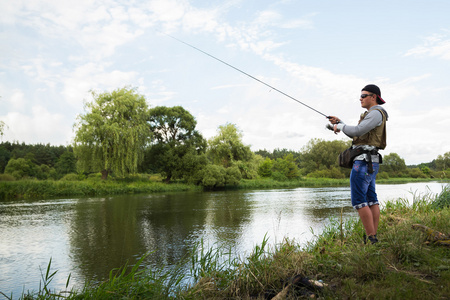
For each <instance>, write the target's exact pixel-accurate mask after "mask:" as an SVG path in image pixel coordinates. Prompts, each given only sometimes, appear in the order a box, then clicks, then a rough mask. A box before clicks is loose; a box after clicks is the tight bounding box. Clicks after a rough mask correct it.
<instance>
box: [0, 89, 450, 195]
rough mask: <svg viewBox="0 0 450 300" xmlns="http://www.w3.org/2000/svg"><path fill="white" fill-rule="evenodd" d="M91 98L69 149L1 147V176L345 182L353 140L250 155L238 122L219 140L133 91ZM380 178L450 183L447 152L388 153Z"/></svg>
mask: <svg viewBox="0 0 450 300" xmlns="http://www.w3.org/2000/svg"><path fill="white" fill-rule="evenodd" d="M92 96H93V101H91V102H87V103H86V104H85V112H84V114H81V115H80V116H79V117H78V118H77V120H76V123H75V125H74V132H75V138H74V141H73V143H72V145H70V146H51V145H49V144H47V145H43V144H37V145H26V144H24V143H22V144H19V143H17V142H15V143H10V142H3V143H1V144H0V173H4V175H3V176H0V179H2V180H8V179H9V180H18V179H23V178H36V179H54V180H58V179H64V178H66V179H67V178H72V179H76V178H78V179H82V178H84V177H85V176H87V175H88V174H92V173H97V174H98V173H101V177H102V179H105V180H106V179H107V178H108V177H109V176H114V177H118V178H123V177H127V176H130V175H134V174H138V173H141V174H142V173H145V174H155V173H158V174H160V175H161V176H162V178H163V179H164V181H165V182H168V183H169V182H172V181H175V180H177V181H184V182H187V183H192V184H197V185H202V186H204V187H207V188H217V187H223V186H230V185H238V184H239V182H240V180H241V179H256V178H272V179H274V180H278V181H285V180H295V179H298V178H301V177H305V176H306V177H313V178H320V177H326V178H346V177H348V176H349V173H350V170H347V169H343V168H340V167H339V165H338V162H337V157H338V155H339V153H340V152H341V151H343V150H344V149H346V148H347V147H349V145H350V141H339V140H337V141H325V140H322V139H312V140H310V141H309V142H308V143H307V145H305V146H304V147H303V148H302V149H301V150H300V151H293V150H287V149H275V150H273V151H267V150H265V149H264V150H258V151H256V152H253V151H251V149H250V146H249V145H245V144H244V143H243V142H242V132H241V131H240V130H239V129H238V127H237V126H236V125H235V124H229V123H227V124H224V125H221V126H219V127H218V129H217V132H216V135H215V136H213V137H212V138H210V139H205V138H204V137H203V136H202V135H201V133H200V132H198V131H197V130H196V125H197V122H196V120H195V118H194V117H193V116H192V115H191V114H190V113H189V112H188V111H187V110H185V109H184V108H183V107H181V106H174V107H165V106H157V107H153V108H150V107H148V105H147V102H146V99H145V97H144V96H142V95H139V94H138V93H137V92H136V90H135V89H133V88H129V87H124V88H120V89H117V90H114V91H113V92H104V93H95V92H93V93H92ZM3 126H4V123H3ZM3 126H2V130H1V131H2V132H3ZM379 177H381V178H391V177H413V178H427V177H428V178H430V177H435V178H441V177H446V178H449V177H450V152H447V153H444V154H443V155H439V156H438V157H437V158H436V159H435V160H433V161H432V162H430V163H423V164H420V165H417V166H406V164H405V161H404V160H403V159H402V158H401V157H400V156H399V155H398V154H396V153H390V154H388V155H385V156H384V157H383V164H382V165H381V167H380V173H379Z"/></svg>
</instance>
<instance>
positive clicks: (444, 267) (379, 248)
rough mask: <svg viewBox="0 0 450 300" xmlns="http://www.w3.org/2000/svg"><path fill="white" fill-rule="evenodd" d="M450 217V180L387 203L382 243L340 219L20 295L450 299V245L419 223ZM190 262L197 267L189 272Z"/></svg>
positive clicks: (444, 223)
mask: <svg viewBox="0 0 450 300" xmlns="http://www.w3.org/2000/svg"><path fill="white" fill-rule="evenodd" d="M449 219H450V187H449V186H448V185H447V187H446V188H445V189H444V190H443V191H442V192H441V193H440V194H439V195H437V196H436V195H434V196H433V195H429V196H428V195H424V196H421V197H420V198H415V199H414V201H413V202H412V204H409V201H406V200H404V199H398V200H396V201H391V202H388V203H386V204H385V206H384V208H383V210H382V212H381V220H380V227H379V231H378V237H379V240H380V242H379V243H378V244H376V245H365V244H364V243H363V239H362V233H363V227H362V225H361V223H360V222H358V221H357V220H355V219H353V220H349V221H346V222H343V221H341V220H340V219H336V220H332V221H331V223H330V224H329V226H328V227H327V228H326V229H325V230H324V231H323V233H322V234H321V235H319V236H317V238H316V239H315V240H313V241H310V243H308V244H307V245H299V244H297V243H296V242H295V241H293V240H285V241H283V242H282V243H280V244H278V245H275V246H269V245H267V240H264V241H262V244H261V245H258V246H256V247H255V248H254V250H253V253H252V254H251V255H250V256H249V257H247V258H245V259H244V258H241V259H229V258H227V257H229V256H228V255H227V253H228V252H229V249H215V248H203V245H201V244H199V245H198V246H197V248H196V249H194V250H193V251H192V253H191V254H190V255H188V256H187V257H186V260H185V261H182V262H180V265H179V267H178V268H174V269H171V270H168V271H167V270H159V271H149V270H147V269H145V268H141V267H139V265H135V266H134V267H132V268H131V269H130V268H127V267H124V268H123V269H122V270H119V271H116V272H114V271H113V272H111V275H110V279H109V280H107V281H105V282H103V283H101V284H100V285H97V286H89V285H86V287H84V288H83V289H81V290H78V291H70V292H55V291H51V290H49V289H47V284H46V283H47V282H49V281H51V277H52V271H50V268H49V269H48V270H47V272H46V273H45V272H44V274H43V278H44V279H43V282H42V286H43V287H44V288H42V289H41V290H40V291H38V292H35V293H29V294H27V295H23V297H22V299H37V298H39V299H56V298H58V299H60V298H67V299H117V298H122V299H150V298H151V299H210V298H212V299H272V298H274V297H278V298H275V299H298V298H300V297H302V296H304V297H309V296H311V295H312V294H314V295H315V296H316V298H317V297H321V298H323V299H448V298H449V296H450V286H449V284H448V283H449V282H450V251H449V248H448V245H447V246H445V245H444V244H442V245H441V244H438V243H437V242H435V241H433V240H432V238H433V236H436V235H428V234H427V233H426V232H424V231H422V230H420V229H421V228H424V227H422V226H426V227H427V228H431V229H433V230H435V231H438V232H441V233H444V234H447V235H448V234H449V233H450V223H449V222H448V220H449ZM416 224H418V225H416ZM144 259H145V257H144V258H143V260H144ZM186 263H189V264H190V266H191V267H190V271H189V272H187V273H186V269H185V267H183V266H185V264H186ZM182 282H190V283H191V284H190V285H183V284H181V283H182ZM4 296H6V295H4Z"/></svg>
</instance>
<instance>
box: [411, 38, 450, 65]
mask: <svg viewBox="0 0 450 300" xmlns="http://www.w3.org/2000/svg"><path fill="white" fill-rule="evenodd" d="M405 56H419V57H421V56H432V57H437V58H440V59H443V60H450V38H449V37H448V35H445V34H434V35H432V36H429V37H427V38H425V39H424V44H423V45H419V46H417V47H414V48H412V49H410V50H408V51H407V52H406V54H405Z"/></svg>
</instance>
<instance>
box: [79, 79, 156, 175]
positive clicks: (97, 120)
mask: <svg viewBox="0 0 450 300" xmlns="http://www.w3.org/2000/svg"><path fill="white" fill-rule="evenodd" d="M92 96H93V101H91V102H87V103H86V104H85V114H82V115H80V116H78V119H77V122H76V123H75V125H74V130H75V131H76V134H75V139H74V153H75V155H76V156H77V158H78V160H79V165H80V167H81V169H82V170H83V171H93V172H99V171H100V172H101V173H102V179H106V178H107V177H108V174H109V173H110V172H111V171H112V172H114V173H115V174H117V175H118V176H121V177H123V176H125V175H127V174H134V173H136V172H137V166H138V163H139V162H140V161H141V160H142V158H143V152H144V147H145V146H146V145H147V144H148V143H149V141H150V138H151V131H150V126H149V124H148V122H147V120H148V115H147V114H148V106H147V102H146V100H145V98H144V96H142V95H139V94H137V92H136V90H135V89H133V88H127V87H124V88H121V89H117V90H115V91H113V92H110V93H108V92H104V93H101V94H97V93H95V92H92Z"/></svg>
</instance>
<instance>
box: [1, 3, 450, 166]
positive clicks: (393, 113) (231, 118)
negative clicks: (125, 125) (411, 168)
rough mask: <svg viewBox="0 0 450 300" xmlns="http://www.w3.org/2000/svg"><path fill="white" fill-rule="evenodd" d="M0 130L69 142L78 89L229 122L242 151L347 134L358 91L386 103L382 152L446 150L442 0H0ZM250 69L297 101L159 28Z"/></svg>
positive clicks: (447, 32) (414, 157)
mask: <svg viewBox="0 0 450 300" xmlns="http://www.w3.org/2000/svg"><path fill="white" fill-rule="evenodd" d="M0 11H2V16H1V18H0V121H3V122H4V123H5V124H6V127H5V130H4V135H3V136H2V137H0V139H1V140H0V141H3V142H5V141H10V142H14V141H17V142H20V143H22V142H25V143H27V144H52V145H70V144H71V143H72V141H73V137H74V131H73V125H74V123H75V122H76V120H77V116H78V115H80V114H85V113H86V111H85V109H84V104H85V103H86V102H87V101H92V94H91V91H96V92H110V91H113V90H115V89H118V88H123V87H133V88H136V89H137V91H138V93H140V94H142V95H144V96H145V98H146V99H147V102H148V105H149V106H150V107H155V106H161V105H163V106H169V107H171V106H177V105H181V106H183V107H184V108H185V109H186V110H188V111H189V112H190V113H191V114H192V115H193V116H194V117H195V119H196V121H197V130H198V131H200V133H201V134H202V135H203V136H204V137H205V138H206V139H209V138H211V137H213V136H214V135H216V134H217V130H218V127H219V126H221V125H225V124H227V123H231V124H235V125H236V126H237V127H238V129H239V130H240V131H241V132H242V134H243V138H242V141H243V143H244V144H246V145H250V146H251V149H252V150H254V151H257V150H260V149H266V150H268V151H272V150H274V149H288V150H294V151H301V150H302V149H303V147H305V146H306V145H307V144H308V142H310V141H311V140H312V139H315V138H318V139H322V140H330V141H331V140H336V139H338V140H348V139H349V138H348V137H347V136H345V135H344V134H343V133H340V134H338V135H335V134H334V133H333V132H331V131H329V130H327V129H325V126H326V124H327V119H326V118H325V117H324V115H327V116H328V115H333V116H338V117H339V118H340V119H341V120H343V121H344V122H345V123H346V124H349V125H356V123H357V121H358V120H359V116H360V114H361V113H363V112H364V109H362V108H361V106H360V102H359V95H360V93H361V89H362V88H363V87H364V86H365V85H366V84H376V85H378V86H379V87H380V89H381V96H382V97H383V99H384V100H385V101H386V104H385V105H384V106H383V107H384V108H385V109H386V111H387V112H388V114H389V120H388V122H387V130H388V140H387V147H386V149H385V150H384V151H383V152H382V154H384V155H386V154H389V153H397V154H398V155H399V156H400V157H401V158H403V159H404V160H405V162H406V164H407V165H412V164H420V163H426V162H431V161H432V160H433V159H436V158H437V156H438V155H443V154H444V153H446V152H448V151H450V141H449V140H450V133H449V132H450V130H449V129H448V128H449V125H448V119H449V116H450V101H448V100H446V97H448V95H450V18H449V17H448V13H449V12H450V1H446V0H440V1H438V0H428V1H417V0H398V1H391V0H380V1H356V0H351V1H346V0H343V1H334V0H328V1H327V0H324V1H313V0H308V1H302V0H296V1H294V0H280V1H276V0H275V1H274V0H271V1H266V0H220V1H219V0H208V1H206V0H202V1H200V0H195V1H194V0H191V1H188V0H142V1H138V0H132V1H123V0H117V1H109V0H103V1H93V0H77V1H67V0H15V1H7V0H0ZM169 35H170V36H173V37H175V38H177V39H179V40H181V41H183V42H185V43H188V44H190V45H193V46H195V47H197V48H199V49H201V50H202V51H205V52H207V53H209V54H210V55H213V56H214V57H217V58H218V59H221V60H222V61H224V62H226V63H228V64H230V65H232V66H234V67H236V68H238V69H240V70H242V71H244V72H246V73H248V74H250V75H251V76H254V77H255V78H257V79H258V80H261V81H263V82H265V83H267V84H269V85H270V86H272V87H274V88H276V89H278V90H280V91H282V92H283V93H286V94H288V95H290V96H291V97H294V98H295V99H297V100H298V101H300V102H302V103H304V104H306V105H308V106H310V107H312V108H313V109H314V110H313V109H310V108H308V107H306V106H304V105H302V104H300V103H299V102H296V101H294V100H292V99H291V98H288V97H286V96H285V95H282V94H281V93H279V92H277V91H276V90H274V89H271V88H269V87H268V86H266V85H264V84H262V83H260V82H258V81H257V80H254V79H252V78H250V77H248V76H246V75H244V74H242V73H240V72H238V71H236V70H235V69H233V68H231V67H229V66H227V65H225V64H223V63H221V62H219V61H217V60H215V59H213V58H211V57H210V56H208V55H205V54H203V53H201V52H199V51H197V50H195V49H193V48H192V47H189V46H187V45H186V44H183V43H181V42H179V41H177V40H175V39H173V38H171V37H170V36H169Z"/></svg>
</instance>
